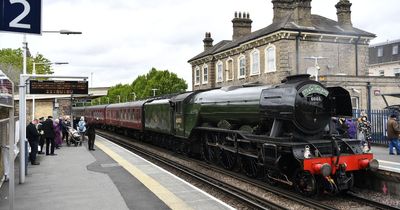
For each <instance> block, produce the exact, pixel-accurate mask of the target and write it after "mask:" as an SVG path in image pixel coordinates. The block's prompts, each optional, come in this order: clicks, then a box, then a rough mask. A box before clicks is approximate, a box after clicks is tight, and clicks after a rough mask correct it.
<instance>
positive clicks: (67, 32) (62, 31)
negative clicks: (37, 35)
mask: <svg viewBox="0 0 400 210" xmlns="http://www.w3.org/2000/svg"><path fill="white" fill-rule="evenodd" d="M42 33H56V34H65V35H70V34H82V32H81V31H70V30H59V31H42Z"/></svg>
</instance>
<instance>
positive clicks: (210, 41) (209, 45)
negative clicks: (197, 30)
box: [203, 32, 214, 51]
mask: <svg viewBox="0 0 400 210" xmlns="http://www.w3.org/2000/svg"><path fill="white" fill-rule="evenodd" d="M213 41H214V40H213V39H212V38H211V33H210V32H206V37H205V38H204V39H203V43H204V51H206V50H208V49H210V48H212V47H213Z"/></svg>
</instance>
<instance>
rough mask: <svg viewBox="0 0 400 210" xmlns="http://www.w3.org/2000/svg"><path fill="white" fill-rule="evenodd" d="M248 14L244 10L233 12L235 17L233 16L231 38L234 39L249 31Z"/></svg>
mask: <svg viewBox="0 0 400 210" xmlns="http://www.w3.org/2000/svg"><path fill="white" fill-rule="evenodd" d="M252 22H253V21H252V20H251V19H250V14H249V13H246V12H243V13H241V12H239V13H238V12H235V18H233V20H232V23H233V35H232V40H233V41H235V40H237V39H239V38H241V37H244V36H246V35H249V34H250V33H251V23H252Z"/></svg>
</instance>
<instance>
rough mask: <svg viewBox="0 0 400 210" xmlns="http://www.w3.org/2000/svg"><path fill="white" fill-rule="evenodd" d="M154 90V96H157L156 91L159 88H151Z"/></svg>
mask: <svg viewBox="0 0 400 210" xmlns="http://www.w3.org/2000/svg"><path fill="white" fill-rule="evenodd" d="M151 90H152V91H153V97H155V96H156V91H157V90H158V89H157V88H153V89H151Z"/></svg>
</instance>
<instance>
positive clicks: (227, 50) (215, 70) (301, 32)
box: [188, 0, 397, 109]
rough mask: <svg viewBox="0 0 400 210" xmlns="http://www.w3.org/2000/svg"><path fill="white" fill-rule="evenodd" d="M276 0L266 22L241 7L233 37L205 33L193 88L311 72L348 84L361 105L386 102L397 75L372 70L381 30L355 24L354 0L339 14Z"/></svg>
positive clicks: (343, 1)
mask: <svg viewBox="0 0 400 210" xmlns="http://www.w3.org/2000/svg"><path fill="white" fill-rule="evenodd" d="M272 4H273V20H272V23H271V24H270V25H268V26H266V27H265V28H262V29H259V30H257V31H252V26H251V25H252V22H253V21H252V20H251V19H250V14H249V13H246V12H235V14H234V18H233V19H232V23H233V34H232V39H231V40H222V41H220V42H218V43H216V44H213V41H214V40H213V39H212V36H211V33H209V32H207V33H206V34H205V38H204V40H203V43H204V51H203V52H201V53H199V54H198V55H196V56H194V57H193V58H191V59H190V60H189V61H188V62H189V63H190V64H191V67H192V89H193V90H199V89H208V88H216V87H222V86H230V85H242V84H246V83H264V84H276V83H279V82H280V81H281V80H282V79H283V78H285V77H286V76H289V75H295V74H305V73H309V74H311V75H312V76H314V77H315V76H316V75H318V77H319V78H318V79H319V81H320V82H322V83H324V84H325V85H329V86H342V87H344V88H346V89H347V90H348V91H349V92H350V94H351V97H352V104H353V108H355V109H367V108H368V107H369V108H371V109H380V108H383V107H385V103H384V101H383V99H382V98H381V97H380V96H379V93H382V92H385V91H391V90H392V89H393V87H395V83H396V78H394V77H393V78H390V77H387V78H382V77H377V76H370V75H369V74H368V68H367V67H368V62H369V47H368V45H369V42H370V41H371V40H372V39H373V38H375V34H373V33H370V32H367V31H364V30H362V29H358V28H356V27H354V26H353V24H352V21H351V5H352V4H351V3H350V1H349V0H340V1H338V2H337V4H336V5H335V7H336V9H337V20H331V19H329V18H326V17H323V16H320V15H316V14H311V0H272ZM315 60H317V62H315ZM396 87H397V84H396ZM393 100H396V99H393ZM389 101H390V103H392V102H394V101H391V99H389Z"/></svg>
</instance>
